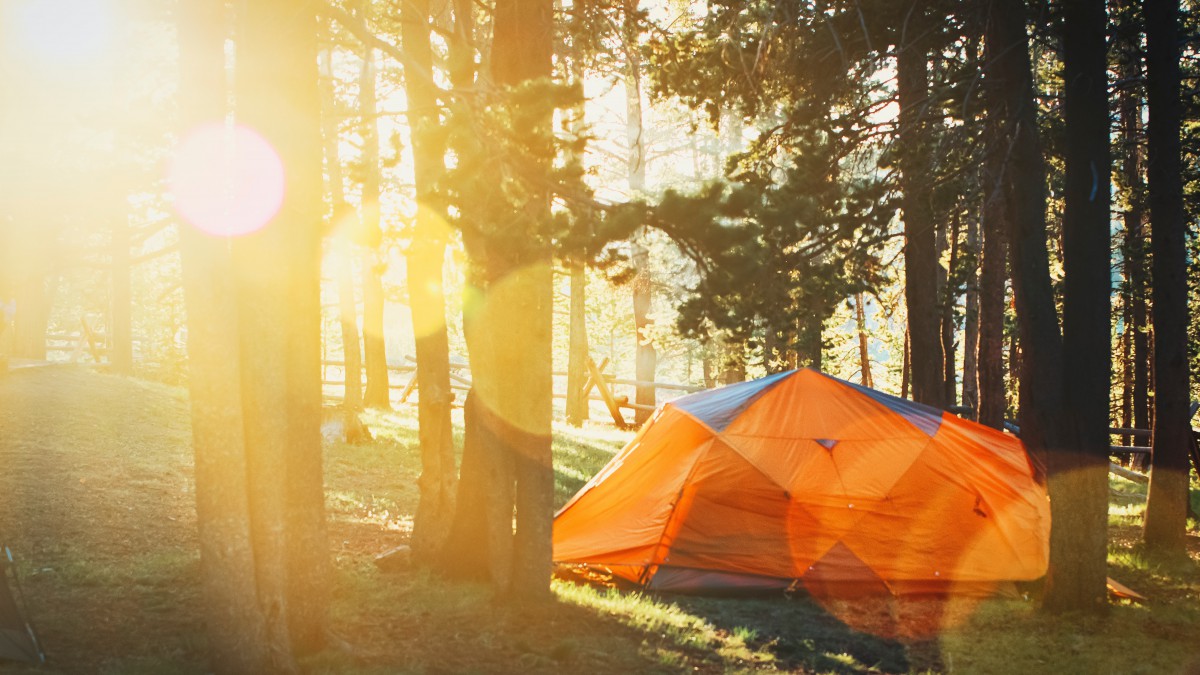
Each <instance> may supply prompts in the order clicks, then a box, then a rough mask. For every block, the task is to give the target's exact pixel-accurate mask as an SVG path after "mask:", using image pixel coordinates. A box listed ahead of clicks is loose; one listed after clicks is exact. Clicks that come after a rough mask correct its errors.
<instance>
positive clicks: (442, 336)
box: [401, 0, 458, 563]
mask: <svg viewBox="0 0 1200 675" xmlns="http://www.w3.org/2000/svg"><path fill="white" fill-rule="evenodd" d="M402 12H403V13H404V16H403V19H404V20H403V23H402V36H401V37H402V40H403V43H404V49H405V53H407V54H408V55H409V57H410V61H409V62H408V63H406V64H405V70H404V72H405V86H406V91H407V94H408V120H409V126H410V127H411V128H412V145H413V168H414V174H415V175H414V184H415V185H416V192H417V217H416V223H415V227H414V230H413V239H412V245H411V248H410V249H409V252H408V266H407V273H408V294H409V308H410V310H411V312H412V322H413V329H414V332H415V336H414V337H415V339H416V350H417V374H416V378H417V392H418V396H419V399H418V414H417V417H418V424H419V429H420V439H421V478H420V480H419V482H418V485H419V487H420V502H419V503H418V504H417V512H416V516H415V518H414V521H413V537H412V550H413V556H414V558H416V559H417V560H418V561H419V562H422V563H427V562H431V561H432V560H433V559H434V556H436V554H437V553H438V551H439V550H440V549H441V546H442V543H443V541H444V540H445V538H446V535H447V532H448V531H449V529H450V523H451V520H452V519H453V517H454V490H455V487H456V484H457V482H458V477H457V472H456V470H455V458H454V437H453V434H452V433H451V426H450V404H451V402H452V401H453V400H454V393H453V392H452V391H451V389H450V344H449V338H448V336H447V331H446V297H445V291H444V290H443V273H444V272H443V266H444V260H445V257H446V243H447V239H446V238H447V235H448V231H449V228H448V226H447V225H446V215H445V213H444V211H443V210H442V209H441V208H439V207H438V206H437V204H436V202H435V201H434V200H433V199H431V196H432V193H433V191H434V189H435V187H436V185H437V182H438V180H439V179H440V178H441V176H442V174H444V173H445V163H444V160H443V158H442V157H443V155H444V154H445V149H444V147H443V144H442V143H441V142H440V141H439V140H438V137H439V133H438V132H439V129H440V127H441V117H440V114H439V108H438V93H439V90H438V88H437V86H436V85H435V84H434V80H433V76H434V72H433V50H432V47H431V45H430V40H429V19H430V6H429V0H410V2H407V3H405V4H404V6H403V7H402Z"/></svg>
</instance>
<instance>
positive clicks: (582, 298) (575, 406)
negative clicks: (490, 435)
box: [565, 0, 589, 427]
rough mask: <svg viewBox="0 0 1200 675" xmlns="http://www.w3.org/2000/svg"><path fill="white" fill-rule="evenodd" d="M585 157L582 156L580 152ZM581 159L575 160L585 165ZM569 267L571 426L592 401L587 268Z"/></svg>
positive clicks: (577, 131)
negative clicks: (587, 384)
mask: <svg viewBox="0 0 1200 675" xmlns="http://www.w3.org/2000/svg"><path fill="white" fill-rule="evenodd" d="M585 3H586V0H574V2H573V3H572V13H571V30H572V32H573V33H574V35H576V36H579V35H582V34H583V17H584V12H585V11H586V6H585ZM578 39H579V38H574V39H573V41H572V45H571V53H570V72H571V81H572V82H573V83H575V84H577V85H579V86H581V87H582V86H583V81H584V72H583V50H582V49H581V48H580V47H579V46H578V44H577V43H576V42H575V40H578ZM585 116H586V110H585V106H584V104H583V103H582V102H581V103H579V104H578V105H576V106H575V108H574V109H573V110H572V111H571V120H570V131H571V133H572V134H574V135H575V136H576V137H582V136H583V135H584V134H585V133H587V128H586V119H585ZM580 154H582V153H580ZM582 159H583V158H582V157H581V156H578V155H577V156H575V157H572V160H574V161H578V162H581V163H582ZM566 267H567V269H568V271H569V273H570V275H571V305H570V328H569V330H570V335H569V336H568V340H569V348H568V351H567V400H566V406H565V412H566V418H567V423H568V424H570V425H572V426H576V427H578V426H581V425H582V424H583V423H584V421H586V420H587V419H588V413H589V408H588V399H587V397H586V396H584V395H583V386H584V383H585V382H586V381H587V359H588V349H589V345H588V334H587V268H586V267H585V265H584V264H583V263H582V262H579V261H575V260H568V261H566Z"/></svg>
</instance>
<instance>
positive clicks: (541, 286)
mask: <svg viewBox="0 0 1200 675" xmlns="http://www.w3.org/2000/svg"><path fill="white" fill-rule="evenodd" d="M553 11H554V5H553V2H552V0H498V2H497V3H496V7H495V12H494V14H493V26H494V28H493V38H492V75H493V77H494V78H495V80H496V82H497V83H498V84H500V85H502V86H503V85H508V86H516V85H520V84H523V83H525V82H528V81H530V80H537V79H541V78H549V77H550V76H551V74H552V55H553V52H554V18H553ZM535 124H536V125H537V126H539V127H544V128H542V129H539V131H541V132H542V133H548V132H549V127H550V125H551V119H550V116H549V115H547V116H545V117H544V118H542V119H540V120H537V121H536V122H535ZM528 161H529V163H530V164H531V166H528V167H523V168H524V170H526V171H530V172H531V173H537V172H538V171H539V170H542V169H544V167H541V166H538V162H540V161H541V160H538V159H533V158H530V159H529V160H528ZM547 197H548V195H547ZM549 206H550V204H549V200H548V198H547V199H543V198H542V196H541V195H538V194H537V193H536V192H535V193H534V195H533V196H531V197H530V198H529V200H528V203H526V204H525V205H524V209H523V212H524V213H523V215H524V217H527V218H529V219H531V220H533V221H535V222H536V221H540V220H541V219H544V218H545V217H546V215H547V212H548V210H549ZM527 255H528V257H527V258H526V259H524V260H520V261H518V263H519V266H518V267H516V268H515V269H500V270H497V271H498V272H500V274H498V275H496V276H495V277H493V279H492V280H491V281H490V283H489V289H488V293H489V296H490V297H489V302H490V303H491V304H492V305H493V309H494V311H499V308H501V307H503V308H505V309H504V310H503V311H505V313H507V312H508V311H511V312H512V314H511V315H510V316H511V317H515V318H516V319H517V320H515V321H513V320H512V319H505V321H506V322H508V325H509V326H513V325H516V326H517V327H518V328H517V330H516V331H515V332H516V334H515V335H511V336H510V337H509V338H508V339H505V340H503V341H500V340H498V339H497V338H498V336H499V333H493V334H492V335H491V336H490V337H491V339H492V340H493V342H494V343H495V342H499V344H493V349H494V350H495V352H494V354H495V356H497V357H499V359H500V362H501V363H504V364H511V365H510V366H509V368H507V369H505V368H501V367H497V368H495V369H494V370H491V371H490V372H492V373H494V374H495V375H498V376H499V377H497V378H496V379H495V380H493V381H491V382H483V383H480V385H481V386H479V388H480V391H481V393H482V394H483V397H482V401H483V402H485V403H489V404H492V405H493V406H494V410H495V411H497V412H500V413H501V414H502V417H503V419H505V420H506V421H507V422H508V423H509V424H510V425H511V427H510V430H509V431H510V434H508V438H507V439H506V440H507V442H506V443H505V445H507V446H508V447H509V448H511V449H512V456H513V463H514V467H515V472H514V473H515V476H516V479H517V487H516V494H515V500H514V501H515V506H516V535H515V537H514V549H513V571H512V583H511V586H510V587H509V589H508V591H509V594H510V595H511V597H513V598H520V599H522V600H529V601H536V602H546V601H549V600H550V598H551V595H550V573H551V569H552V562H551V528H552V524H553V518H554V471H553V467H552V460H551V454H550V418H551V401H552V396H553V380H552V375H551V372H552V360H551V348H552V335H553V315H552V309H553V290H554V289H553V273H552V268H551V264H550V263H551V258H550V251H549V250H547V249H543V248H542V246H541V245H535V246H534V247H533V250H531V251H529V252H528V254H527ZM514 272H515V274H514ZM503 276H507V277H509V278H507V279H504V285H505V286H507V287H509V289H510V290H509V289H505V288H496V282H497V281H499V280H500V279H501V278H503ZM497 291H499V293H497ZM497 301H498V302H497ZM495 318H496V319H497V322H496V323H495V324H493V325H495V326H499V325H500V324H499V321H498V319H500V316H499V315H498V314H497V315H496V316H495ZM510 332H511V331H510ZM495 365H497V366H499V365H500V363H497V364H495ZM506 371H507V372H506ZM476 382H478V380H476ZM514 385H515V389H516V391H518V392H521V393H520V395H517V396H514V395H512V393H511V391H512V389H510V387H513V386H514Z"/></svg>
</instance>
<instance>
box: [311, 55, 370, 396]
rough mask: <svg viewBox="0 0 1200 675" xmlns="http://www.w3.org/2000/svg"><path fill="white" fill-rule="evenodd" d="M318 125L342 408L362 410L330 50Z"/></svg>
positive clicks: (350, 248) (351, 247)
mask: <svg viewBox="0 0 1200 675" xmlns="http://www.w3.org/2000/svg"><path fill="white" fill-rule="evenodd" d="M321 69H322V72H321V76H322V87H321V99H322V109H323V110H322V113H323V114H322V117H321V121H322V125H323V128H324V139H325V167H326V173H327V175H328V176H329V201H330V202H331V203H332V204H333V215H332V218H333V223H332V225H333V228H332V232H333V236H334V246H335V247H336V255H335V258H336V259H337V263H336V264H337V269H336V271H335V273H336V274H337V287H338V323H339V324H340V325H341V331H342V364H343V366H342V370H343V372H344V373H345V375H344V376H343V377H344V386H343V389H344V392H345V393H344V395H343V398H342V404H343V405H344V406H345V407H346V409H347V410H359V409H360V408H362V349H361V347H360V344H359V343H360V340H359V335H358V302H357V301H356V300H355V284H354V237H355V235H356V234H357V232H354V231H349V230H348V222H350V221H351V219H350V218H349V212H350V207H349V205H347V204H346V190H345V187H344V186H343V183H342V160H341V156H340V152H339V150H338V146H339V145H340V138H339V134H338V115H337V100H336V98H335V97H334V86H333V85H334V79H333V49H332V48H330V49H328V50H325V51H324V52H322V53H321Z"/></svg>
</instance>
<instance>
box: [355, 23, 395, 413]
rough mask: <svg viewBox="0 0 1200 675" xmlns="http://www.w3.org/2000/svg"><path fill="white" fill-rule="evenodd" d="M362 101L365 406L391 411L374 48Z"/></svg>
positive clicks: (366, 56) (366, 61)
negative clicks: (385, 324)
mask: <svg viewBox="0 0 1200 675" xmlns="http://www.w3.org/2000/svg"><path fill="white" fill-rule="evenodd" d="M370 7H371V4H370V2H366V1H365V0H360V4H359V6H358V9H359V20H361V21H363V22H364V23H365V22H366V15H367V13H368V12H369V11H370ZM358 97H359V113H360V114H361V115H362V141H363V150H362V162H363V186H362V204H361V206H360V217H361V218H362V226H363V231H364V233H365V234H366V237H367V241H368V245H367V247H366V248H367V252H366V258H365V260H364V264H363V356H364V361H365V362H366V366H367V369H366V370H367V393H366V395H365V397H364V399H363V402H364V403H366V404H367V405H368V406H371V407H372V408H391V407H392V403H391V388H390V384H389V381H388V367H387V341H386V339H385V338H384V334H383V333H384V322H383V313H384V296H383V272H384V270H385V269H386V268H387V260H386V256H385V254H384V252H383V232H382V230H381V229H380V228H381V223H380V220H379V122H378V120H377V119H376V117H377V114H376V112H377V111H376V100H375V99H376V95H375V50H374V49H373V48H372V47H371V46H370V45H364V46H363V62H362V71H361V73H360V76H359V80H358Z"/></svg>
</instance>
